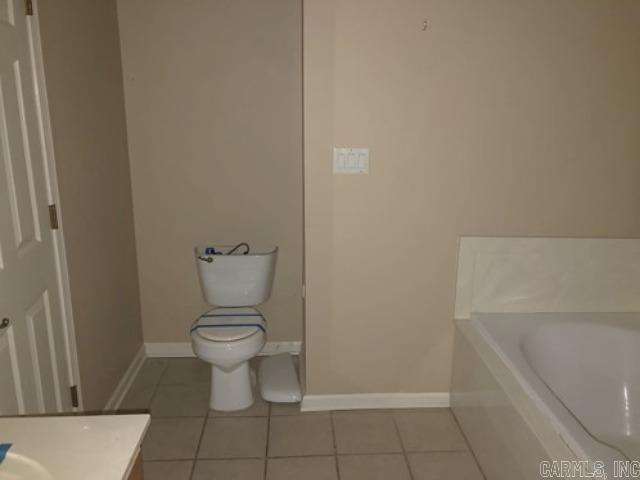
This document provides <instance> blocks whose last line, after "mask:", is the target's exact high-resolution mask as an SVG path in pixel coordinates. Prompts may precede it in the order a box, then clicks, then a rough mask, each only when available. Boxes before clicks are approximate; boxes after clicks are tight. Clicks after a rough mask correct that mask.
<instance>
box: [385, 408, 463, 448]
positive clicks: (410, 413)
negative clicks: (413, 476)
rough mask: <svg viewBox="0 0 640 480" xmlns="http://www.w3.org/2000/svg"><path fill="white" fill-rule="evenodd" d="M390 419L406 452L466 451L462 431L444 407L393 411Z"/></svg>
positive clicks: (449, 411)
mask: <svg viewBox="0 0 640 480" xmlns="http://www.w3.org/2000/svg"><path fill="white" fill-rule="evenodd" d="M393 416H394V417H395V419H396V423H397V425H398V430H400V437H401V439H402V442H403V445H404V448H405V450H406V451H407V452H428V451H438V450H466V449H467V444H466V442H465V440H464V437H463V436H462V432H460V428H459V427H458V424H457V423H456V421H455V419H454V418H453V414H452V413H451V410H449V409H448V408H427V409H424V410H407V411H396V412H394V414H393Z"/></svg>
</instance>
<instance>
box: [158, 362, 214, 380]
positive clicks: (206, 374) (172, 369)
mask: <svg viewBox="0 0 640 480" xmlns="http://www.w3.org/2000/svg"><path fill="white" fill-rule="evenodd" d="M210 381H211V365H209V364H208V363H206V362H203V361H202V360H200V359H199V358H170V359H169V364H168V365H167V369H166V370H165V372H164V375H162V378H161V379H160V384H162V385H193V384H198V383H205V384H209V382H210Z"/></svg>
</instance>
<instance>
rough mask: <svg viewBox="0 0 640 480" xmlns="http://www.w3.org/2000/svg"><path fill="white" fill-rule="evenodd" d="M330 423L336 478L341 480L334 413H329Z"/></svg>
mask: <svg viewBox="0 0 640 480" xmlns="http://www.w3.org/2000/svg"><path fill="white" fill-rule="evenodd" d="M329 421H330V423H331V438H332V439H333V461H334V462H335V465H336V478H337V480H340V464H339V463H338V441H337V440H336V427H335V423H334V421H333V411H331V410H330V411H329Z"/></svg>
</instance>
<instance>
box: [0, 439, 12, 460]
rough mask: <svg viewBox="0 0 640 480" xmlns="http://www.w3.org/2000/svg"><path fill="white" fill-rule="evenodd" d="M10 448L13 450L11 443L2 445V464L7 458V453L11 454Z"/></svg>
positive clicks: (0, 444) (0, 453)
mask: <svg viewBox="0 0 640 480" xmlns="http://www.w3.org/2000/svg"><path fill="white" fill-rule="evenodd" d="M10 448H11V444H10V443H0V463H2V462H3V461H4V459H5V458H6V456H7V452H9V449H10Z"/></svg>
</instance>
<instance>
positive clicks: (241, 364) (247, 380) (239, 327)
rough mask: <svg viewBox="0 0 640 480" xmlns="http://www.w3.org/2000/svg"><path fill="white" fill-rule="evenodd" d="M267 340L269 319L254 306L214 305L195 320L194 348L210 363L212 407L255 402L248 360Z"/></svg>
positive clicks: (239, 407) (231, 407)
mask: <svg viewBox="0 0 640 480" xmlns="http://www.w3.org/2000/svg"><path fill="white" fill-rule="evenodd" d="M265 341H266V322H265V321H264V318H263V317H262V315H261V314H260V312H258V310H256V309H254V308H239V307H236V308H215V309H213V310H209V311H208V312H206V313H205V314H203V315H202V316H201V317H200V318H199V319H198V320H197V321H196V322H195V323H194V324H193V326H192V327H191V342H192V345H193V351H194V353H195V354H196V356H197V357H198V358H200V359H201V360H204V361H205V362H207V363H210V364H211V395H210V397H209V406H210V407H211V408H212V409H214V410H220V411H233V410H242V409H245V408H249V407H250V406H251V405H253V402H254V396H253V388H252V382H251V373H250V368H249V360H251V359H252V358H253V357H255V356H256V355H257V354H258V353H259V352H260V351H261V350H262V347H263V346H264V343H265Z"/></svg>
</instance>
